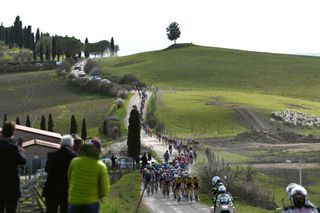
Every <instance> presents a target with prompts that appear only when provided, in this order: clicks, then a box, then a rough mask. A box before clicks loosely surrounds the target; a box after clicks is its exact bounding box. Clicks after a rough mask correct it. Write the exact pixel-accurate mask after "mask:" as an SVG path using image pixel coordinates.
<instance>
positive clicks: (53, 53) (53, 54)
mask: <svg viewBox="0 0 320 213" xmlns="http://www.w3.org/2000/svg"><path fill="white" fill-rule="evenodd" d="M56 55H57V50H56V37H55V36H54V37H52V53H51V56H52V61H54V59H55V57H56Z"/></svg>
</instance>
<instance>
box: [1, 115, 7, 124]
mask: <svg viewBox="0 0 320 213" xmlns="http://www.w3.org/2000/svg"><path fill="white" fill-rule="evenodd" d="M5 122H7V114H6V113H5V114H4V116H3V122H2V124H4V123H5Z"/></svg>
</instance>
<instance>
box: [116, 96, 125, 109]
mask: <svg viewBox="0 0 320 213" xmlns="http://www.w3.org/2000/svg"><path fill="white" fill-rule="evenodd" d="M116 105H117V108H118V109H120V108H122V107H123V105H124V100H123V99H122V98H117V100H116Z"/></svg>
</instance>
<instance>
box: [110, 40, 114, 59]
mask: <svg viewBox="0 0 320 213" xmlns="http://www.w3.org/2000/svg"><path fill="white" fill-rule="evenodd" d="M114 50H115V46H114V39H113V37H111V40H110V56H111V57H112V56H114Z"/></svg>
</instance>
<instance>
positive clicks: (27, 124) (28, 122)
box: [26, 115, 31, 127]
mask: <svg viewBox="0 0 320 213" xmlns="http://www.w3.org/2000/svg"><path fill="white" fill-rule="evenodd" d="M26 126H27V127H31V122H30V117H29V115H27V119H26Z"/></svg>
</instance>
